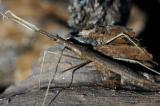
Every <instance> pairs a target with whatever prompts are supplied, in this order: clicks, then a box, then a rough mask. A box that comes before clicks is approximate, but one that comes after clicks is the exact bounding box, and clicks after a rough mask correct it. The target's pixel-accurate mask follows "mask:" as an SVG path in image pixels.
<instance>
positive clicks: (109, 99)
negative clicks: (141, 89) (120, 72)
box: [0, 88, 160, 106]
mask: <svg viewBox="0 0 160 106" xmlns="http://www.w3.org/2000/svg"><path fill="white" fill-rule="evenodd" d="M56 91H57V90H54V91H53V92H52V91H49V95H48V99H47V101H46V105H47V104H48V103H49V101H50V100H51V99H52V98H53V97H54V95H55V94H56ZM44 94H45V90H41V91H39V90H34V91H31V92H28V93H25V94H21V95H17V96H14V97H11V98H10V101H9V100H7V99H3V100H0V105H1V106H40V105H42V102H43V98H44ZM75 105H76V106H82V105H83V106H159V105H160V94H156V93H134V92H129V91H128V92H127V91H114V90H107V89H104V88H76V89H75V88H73V89H67V90H64V91H62V92H61V93H60V95H59V96H58V97H57V98H56V99H55V101H53V102H52V106H75Z"/></svg>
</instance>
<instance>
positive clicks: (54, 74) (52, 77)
mask: <svg viewBox="0 0 160 106" xmlns="http://www.w3.org/2000/svg"><path fill="white" fill-rule="evenodd" d="M64 49H65V48H63V50H62V51H61V54H60V57H59V59H58V62H57V64H56V69H55V72H54V73H53V74H52V75H51V78H50V79H49V83H48V87H47V90H46V93H45V97H44V100H43V104H42V106H44V105H45V101H46V99H47V95H48V91H49V88H50V85H51V83H52V82H53V80H54V78H55V76H56V73H57V71H58V65H59V63H60V61H61V59H62V55H63V51H64ZM49 53H53V52H49Z"/></svg>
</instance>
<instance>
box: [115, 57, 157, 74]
mask: <svg viewBox="0 0 160 106" xmlns="http://www.w3.org/2000/svg"><path fill="white" fill-rule="evenodd" d="M114 59H117V60H121V61H126V62H130V63H136V64H139V65H141V66H143V67H145V68H146V69H148V70H150V71H152V72H154V73H156V74H158V75H160V73H159V72H158V71H156V70H154V69H152V68H150V67H148V66H146V65H144V64H143V63H141V62H140V61H137V60H132V59H125V58H114Z"/></svg>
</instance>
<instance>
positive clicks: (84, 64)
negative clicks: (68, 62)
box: [48, 61, 91, 106]
mask: <svg viewBox="0 0 160 106" xmlns="http://www.w3.org/2000/svg"><path fill="white" fill-rule="evenodd" d="M89 63H91V61H86V62H83V63H81V64H78V65H76V66H73V67H71V68H68V69H66V70H64V71H62V73H65V72H66V71H69V70H71V69H73V71H72V76H71V81H70V83H69V84H68V86H66V87H63V88H62V89H60V90H59V91H58V92H57V93H56V95H55V96H54V97H53V98H52V99H51V101H50V102H49V104H48V106H51V103H52V102H53V101H54V100H55V99H56V98H57V96H58V95H59V94H60V93H61V92H62V91H63V90H65V89H67V88H70V87H71V85H72V82H73V78H74V73H75V72H76V71H77V70H78V69H80V68H82V67H84V66H86V65H87V64H89Z"/></svg>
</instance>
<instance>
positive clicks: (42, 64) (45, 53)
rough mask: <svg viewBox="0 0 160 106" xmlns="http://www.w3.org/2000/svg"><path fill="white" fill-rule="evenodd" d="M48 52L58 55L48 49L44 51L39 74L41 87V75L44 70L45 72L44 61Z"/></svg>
mask: <svg viewBox="0 0 160 106" xmlns="http://www.w3.org/2000/svg"><path fill="white" fill-rule="evenodd" d="M47 54H55V55H57V53H56V52H52V51H48V50H45V51H44V53H43V57H42V62H41V68H40V74H39V88H41V75H42V72H43V69H44V62H45V58H46V55H47Z"/></svg>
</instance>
